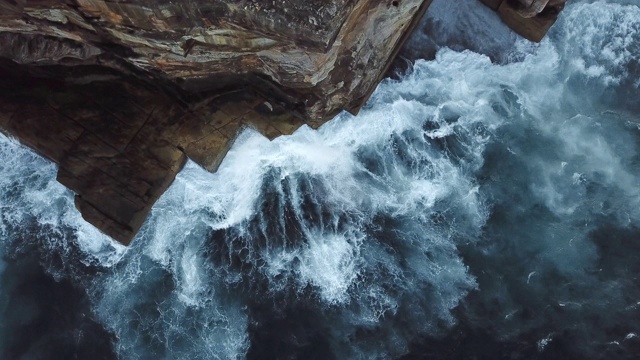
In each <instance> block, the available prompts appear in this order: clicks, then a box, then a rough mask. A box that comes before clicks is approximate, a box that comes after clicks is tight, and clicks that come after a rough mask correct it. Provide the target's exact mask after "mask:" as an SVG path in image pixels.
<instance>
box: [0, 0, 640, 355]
mask: <svg viewBox="0 0 640 360" xmlns="http://www.w3.org/2000/svg"><path fill="white" fill-rule="evenodd" d="M451 3H453V2H448V1H444V0H443V1H434V4H433V5H432V6H433V8H432V10H431V11H430V13H429V15H428V16H427V17H426V18H425V20H424V24H423V29H426V30H424V31H421V30H419V31H418V32H417V33H416V35H415V36H414V38H413V39H412V40H411V42H410V45H411V47H412V49H414V50H416V51H415V52H414V54H418V55H416V56H431V55H433V59H431V60H429V61H427V60H416V61H415V62H414V63H413V64H412V67H411V69H410V70H409V71H408V72H407V73H406V74H404V75H402V76H401V79H399V80H385V81H384V82H383V83H382V84H381V85H380V86H379V87H378V89H377V91H376V92H375V94H374V95H373V97H372V98H371V99H370V101H369V102H368V103H367V105H366V107H365V108H364V109H363V110H362V111H361V113H360V114H359V115H358V116H357V117H354V116H351V115H347V114H343V115H340V116H338V117H337V118H336V119H334V120H333V121H331V122H329V123H327V124H326V125H324V126H323V127H321V128H320V129H319V130H317V131H315V130H312V129H310V128H306V127H303V128H301V129H300V130H298V131H297V132H296V133H295V134H293V135H292V136H283V137H280V138H277V139H275V140H273V141H268V140H267V139H266V138H264V137H263V136H261V135H260V134H259V133H257V132H255V131H253V130H251V129H248V130H246V131H244V132H243V133H242V134H241V135H240V136H239V138H238V139H237V140H236V142H235V144H234V146H233V148H232V149H231V151H230V152H229V154H228V155H227V157H226V158H225V160H224V161H223V163H222V165H221V166H220V169H219V170H218V172H217V173H215V174H210V173H207V172H206V171H204V170H202V169H200V168H199V167H198V166H196V165H195V164H193V163H188V164H187V166H186V167H185V169H184V170H183V171H182V172H181V173H180V174H179V175H178V177H177V179H176V180H175V182H174V183H173V184H172V186H171V187H170V188H169V190H168V191H167V192H166V193H165V194H164V195H163V196H162V198H161V199H160V200H159V201H158V202H157V204H156V205H155V206H154V208H153V210H152V213H151V216H150V218H149V219H148V220H147V222H146V223H145V225H144V226H143V228H142V230H141V231H140V233H139V235H138V236H137V238H136V240H135V241H134V242H133V245H132V246H131V247H130V248H129V249H125V248H123V247H121V246H119V245H117V244H115V243H113V242H112V241H110V240H109V239H108V238H106V237H105V236H104V235H102V234H100V233H99V232H97V231H96V230H94V229H93V228H92V227H91V226H89V225H87V224H85V223H84V222H83V221H82V219H81V217H80V216H79V215H78V214H77V212H76V211H75V210H74V208H73V197H72V194H71V193H70V192H69V191H67V190H66V189H64V188H63V187H62V186H61V185H59V184H57V183H56V182H55V180H54V179H55V167H54V166H52V165H50V164H48V163H47V162H46V161H45V160H43V159H41V158H39V157H38V156H36V155H34V154H33V153H31V152H30V151H28V150H26V149H24V148H22V147H20V146H19V145H18V144H17V143H16V142H15V141H13V140H10V139H7V138H4V137H3V138H1V139H0V150H1V151H0V157H1V158H0V173H1V174H2V176H1V177H0V185H1V189H2V191H1V192H0V208H1V211H2V212H1V214H0V217H1V222H0V235H1V236H2V239H3V241H2V243H1V245H0V249H1V250H0V251H1V253H2V255H3V259H4V260H3V261H2V262H0V276H1V277H2V282H1V283H0V289H2V292H1V295H0V311H2V316H3V321H2V322H1V324H0V339H1V340H0V351H1V352H2V353H4V354H9V355H17V356H27V357H28V356H30V355H32V354H43V353H46V349H47V347H46V344H47V341H49V342H50V341H52V340H51V339H55V336H62V335H59V334H58V335H52V334H45V333H43V334H42V335H41V336H40V337H38V338H37V339H36V340H37V341H32V342H31V344H32V346H31V345H24V344H22V345H20V346H18V345H16V342H17V340H15V336H13V337H12V336H11V335H10V334H11V333H12V332H15V330H14V329H15V328H18V329H26V328H25V326H27V325H24V324H29V323H30V322H31V323H32V322H33V321H35V320H33V319H38V318H39V317H41V313H42V312H43V311H45V310H47V309H48V308H43V307H42V305H39V303H34V302H33V301H32V300H27V301H26V302H20V301H18V300H16V299H20V298H21V296H22V298H24V297H25V295H24V293H25V290H24V288H25V285H24V281H23V282H22V283H21V282H20V280H16V278H19V276H20V275H19V274H20V271H21V269H25V268H26V266H27V265H25V263H24V261H23V260H21V259H24V258H28V257H35V260H33V263H35V264H37V265H31V266H39V267H42V268H43V269H44V271H45V272H46V273H47V274H48V276H50V277H52V278H53V279H55V280H56V281H57V282H68V283H69V284H71V285H70V286H71V287H72V288H74V289H76V292H77V293H78V294H77V297H78V298H82V299H86V300H83V301H84V302H82V306H84V308H85V310H83V311H85V312H86V316H85V313H83V317H82V318H76V317H74V318H73V321H71V324H72V326H71V328H72V329H74V330H69V333H68V334H67V333H64V334H66V335H65V336H67V335H68V336H69V338H70V339H72V340H69V342H70V343H73V344H76V345H73V346H76V347H75V348H74V349H75V351H76V352H77V351H80V350H82V351H90V350H89V349H85V348H84V347H81V346H80V345H78V344H81V343H88V344H93V343H95V342H96V341H97V340H96V339H98V338H101V339H103V341H104V339H107V340H108V341H106V343H107V344H108V345H109V346H110V345H111V344H112V345H113V350H114V351H115V353H116V354H117V355H118V356H119V357H121V358H126V359H146V358H152V357H160V358H190V359H215V358H218V359H233V358H251V359H259V358H260V359H262V358H300V359H303V358H304V359H311V358H318V359H331V358H340V359H342V358H353V359H357V358H362V359H365V358H366V359H372V358H398V357H401V356H405V357H406V358H436V359H445V358H455V357H456V356H458V355H460V354H465V353H466V354H468V355H474V354H475V355H479V356H482V355H485V356H489V357H492V358H514V356H515V358H536V357H539V358H550V357H556V358H558V357H564V358H592V359H598V358H632V357H633V354H637V352H638V351H640V341H639V339H638V336H637V335H636V334H639V332H640V329H638V324H640V283H639V281H638V280H639V279H638V274H640V166H639V165H640V148H639V146H640V107H639V106H640V105H638V102H637V99H639V98H640V82H639V81H640V80H638V79H640V7H639V6H638V5H637V4H635V5H634V4H633V3H626V4H624V3H622V2H621V3H610V2H604V1H596V2H591V1H585V2H577V1H576V2H575V3H574V4H571V3H570V5H569V6H568V7H567V9H566V10H565V11H564V13H563V14H562V16H561V18H560V19H559V21H558V23H557V24H556V25H555V27H554V28H553V29H552V32H551V33H550V36H549V38H548V39H546V40H544V41H543V42H542V43H541V44H539V45H532V44H530V43H528V42H526V41H524V40H518V39H516V38H515V37H514V36H513V35H512V34H511V33H509V32H508V31H506V30H505V29H504V27H500V26H497V25H495V19H491V20H488V19H489V17H490V16H495V15H493V14H490V13H489V12H488V11H487V10H485V9H484V8H481V7H479V6H477V4H476V3H478V2H477V1H475V0H474V1H462V2H460V3H464V4H467V3H468V4H467V5H468V6H470V7H477V8H478V9H474V10H473V11H466V12H463V11H461V10H460V9H461V8H462V7H458V8H455V7H452V6H453V5H451ZM456 3H457V2H456ZM476 10H477V11H476ZM455 19H457V20H456V21H454V20H455ZM485 21H487V22H488V21H491V22H492V23H493V24H494V25H492V27H489V28H488V30H487V28H486V27H483V25H484V22H485ZM451 23H458V24H459V26H458V27H453V28H451ZM447 26H449V28H447ZM494 28H495V29H494ZM464 29H467V30H466V31H463V30H464ZM468 29H485V30H483V31H478V32H475V33H474V32H470V31H469V30H468ZM426 31H428V32H429V34H430V37H429V38H425V37H424V36H425V35H424V34H425V32H426ZM496 32H497V33H499V34H500V35H499V36H497V37H496V36H494V35H495V33H496ZM471 33H473V36H471V35H469V34H471ZM489 38H492V39H499V41H495V40H494V41H492V42H488V41H485V40H486V39H489ZM422 45H424V47H423V48H421V46H422ZM447 46H449V47H447ZM458 46H464V47H466V48H470V49H473V50H474V51H475V52H472V51H459V49H457V47H458ZM425 49H426V50H425ZM428 49H432V54H430V55H429V54H426V53H421V51H423V50H424V51H427V52H428V51H431V50H428ZM507 49H509V50H507ZM425 54H426V55H425ZM408 56H410V55H408ZM29 264H31V263H29ZM78 289H79V290H78ZM61 301H62V300H61ZM70 311H71V310H70ZM9 314H11V316H10V315H9ZM85 317H86V318H87V319H90V320H86V319H85ZM4 320H6V321H4ZM90 321H95V323H96V324H99V325H100V326H102V327H103V330H96V329H94V327H92V326H93V325H91V324H93V323H91V322H90ZM21 324H22V325H21ZM78 324H80V325H78ZM79 327H81V328H82V329H85V330H84V332H83V331H80V330H78V328H79ZM24 331H27V330H24ZM89 333H90V334H93V337H91V336H89V335H88V334H89ZM34 344H35V345H34ZM69 346H72V345H69ZM73 346H72V347H73ZM452 346H455V347H457V348H458V350H457V353H452V352H451V351H452V350H451V347H452ZM86 347H87V348H90V346H89V345H87V346H86ZM78 349H80V350H78ZM17 356H15V357H17ZM10 357H11V356H10Z"/></svg>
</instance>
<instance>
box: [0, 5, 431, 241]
mask: <svg viewBox="0 0 640 360" xmlns="http://www.w3.org/2000/svg"><path fill="white" fill-rule="evenodd" d="M430 2H431V1H430V0H428V1H423V0H389V1H384V0H309V1H307V0H305V1H300V0H278V1H254V0H224V1H223V0H207V1H205V0H185V1H169V0H66V1H53V0H0V60H1V59H3V60H1V61H0V128H2V129H3V130H4V131H5V132H7V133H9V134H11V135H13V136H15V137H17V138H18V139H20V141H22V142H23V143H25V144H26V145H28V146H30V147H32V148H33V149H35V150H36V151H38V152H40V153H41V154H42V155H44V156H46V157H48V158H49V159H51V160H53V161H55V162H56V163H58V164H59V171H58V177H57V178H58V180H59V181H60V182H61V183H62V184H64V185H65V186H67V187H68V188H70V189H71V190H73V191H74V192H75V193H76V194H77V195H76V205H77V207H78V209H79V210H80V212H81V213H82V215H83V217H84V218H85V219H86V220H87V221H89V222H90V223H92V224H94V225H95V226H97V227H98V228H100V229H101V230H102V231H103V232H105V233H106V234H108V235H110V236H112V237H113V238H114V239H116V240H118V241H120V242H122V243H123V244H128V243H129V242H130V241H131V239H132V238H133V237H134V235H135V234H136V232H137V231H138V229H139V228H140V226H141V225H142V223H143V222H144V220H145V218H146V216H147V214H148V212H149V211H150V209H151V207H152V205H153V203H154V202H155V201H156V200H157V198H158V197H159V196H160V195H161V194H162V193H163V192H164V190H165V189H166V188H167V187H168V186H169V185H170V184H171V182H172V180H173V179H174V177H175V175H176V174H177V172H178V171H179V170H180V169H181V167H182V166H183V164H184V163H185V161H186V159H187V158H191V159H192V160H194V161H195V162H197V163H198V164H200V165H201V166H203V167H205V168H206V169H208V170H210V171H215V169H216V168H217V166H218V164H219V163H220V161H221V160H222V158H223V157H224V155H225V153H226V151H227V150H228V148H229V147H230V146H231V143H232V142H233V139H234V137H235V136H236V134H237V133H238V131H239V130H240V129H242V128H243V127H247V126H249V127H253V128H255V129H256V130H258V131H260V132H261V133H262V134H264V135H265V136H267V137H269V138H274V137H276V136H279V135H282V134H291V133H292V132H293V131H295V130H296V129H297V128H298V127H300V126H302V125H303V124H307V125H309V126H311V127H314V128H315V127H318V126H320V125H321V124H322V123H324V122H325V121H327V120H329V119H331V118H332V117H334V116H335V115H336V114H337V113H338V112H340V111H342V110H347V111H351V112H354V113H355V112H357V111H358V109H359V108H360V107H361V106H362V104H363V103H364V102H365V101H366V99H367V97H368V96H369V95H370V94H371V92H372V91H373V90H374V88H375V86H376V85H377V84H378V82H379V81H380V80H381V78H382V75H383V74H384V72H385V70H386V68H387V66H388V65H389V63H390V61H391V60H392V59H393V57H394V56H395V53H396V52H397V50H398V49H399V48H400V45H401V44H402V42H403V40H404V38H405V37H406V35H408V33H409V32H410V29H411V27H412V26H413V25H415V23H416V22H417V21H418V20H419V19H420V18H421V15H422V13H424V11H425V10H426V9H427V7H428V6H429V4H430Z"/></svg>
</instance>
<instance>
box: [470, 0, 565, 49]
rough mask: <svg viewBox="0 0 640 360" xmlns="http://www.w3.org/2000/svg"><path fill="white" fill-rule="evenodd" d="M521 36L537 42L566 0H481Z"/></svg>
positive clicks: (552, 22) (554, 20) (551, 23)
mask: <svg viewBox="0 0 640 360" xmlns="http://www.w3.org/2000/svg"><path fill="white" fill-rule="evenodd" d="M481 1H482V2H483V3H485V4H486V5H487V6H489V7H490V8H492V9H494V10H496V11H497V12H498V14H499V15H500V18H501V19H502V21H503V22H504V23H505V24H507V25H508V26H509V27H510V28H512V29H513V30H514V31H515V32H517V33H518V34H520V35H521V36H522V37H524V38H526V39H528V40H531V41H535V42H539V41H541V40H542V38H544V36H545V35H546V34H547V32H548V31H549V29H550V28H551V26H552V25H553V24H554V23H555V22H556V19H557V18H558V14H559V13H560V12H561V11H562V9H564V5H565V3H566V2H567V0H481Z"/></svg>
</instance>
